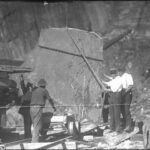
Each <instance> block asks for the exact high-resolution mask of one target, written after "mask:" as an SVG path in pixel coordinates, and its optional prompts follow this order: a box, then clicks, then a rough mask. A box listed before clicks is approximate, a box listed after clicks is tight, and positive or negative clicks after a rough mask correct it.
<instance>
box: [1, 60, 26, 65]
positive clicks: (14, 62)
mask: <svg viewBox="0 0 150 150" xmlns="http://www.w3.org/2000/svg"><path fill="white" fill-rule="evenodd" d="M23 62H24V61H23V60H12V59H0V65H10V66H20V65H22V64H23Z"/></svg>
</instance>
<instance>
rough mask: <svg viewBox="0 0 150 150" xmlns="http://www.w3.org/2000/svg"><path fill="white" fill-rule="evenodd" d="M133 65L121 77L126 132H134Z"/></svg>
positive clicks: (127, 67)
mask: <svg viewBox="0 0 150 150" xmlns="http://www.w3.org/2000/svg"><path fill="white" fill-rule="evenodd" d="M130 68H131V65H130V64H128V65H127V66H126V71H125V72H124V73H123V75H122V76H121V78H122V83H123V91H122V104H123V105H122V115H123V119H124V123H125V129H124V131H126V132H131V131H132V119H131V114H130V104H131V101H132V87H133V84H134V83H133V77H132V75H131V73H130Z"/></svg>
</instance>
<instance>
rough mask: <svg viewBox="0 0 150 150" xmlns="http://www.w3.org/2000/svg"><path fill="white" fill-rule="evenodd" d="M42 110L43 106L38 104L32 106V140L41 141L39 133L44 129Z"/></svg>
mask: <svg viewBox="0 0 150 150" xmlns="http://www.w3.org/2000/svg"><path fill="white" fill-rule="evenodd" d="M42 111H43V108H42V107H41V106H38V105H36V106H31V108H30V114H31V120H32V124H33V131H32V142H39V135H40V131H41V129H42Z"/></svg>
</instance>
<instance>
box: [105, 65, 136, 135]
mask: <svg viewBox="0 0 150 150" xmlns="http://www.w3.org/2000/svg"><path fill="white" fill-rule="evenodd" d="M129 69H130V66H128V65H127V67H126V68H125V69H124V70H123V69H121V68H119V69H115V68H113V69H111V70H110V74H111V76H106V75H105V76H106V77H107V78H109V79H110V81H108V82H105V81H103V83H104V84H105V85H106V87H107V89H108V91H107V97H106V98H105V100H108V102H109V115H110V131H116V133H121V132H122V131H123V130H124V131H126V132H131V131H132V129H133V126H132V125H133V124H132V123H133V122H132V118H131V114H130V104H131V101H132V88H133V84H134V83H133V77H132V75H131V73H130V70H129ZM105 112H106V113H107V111H106V110H105V111H103V116H105V114H104V113H105ZM105 118H106V117H104V119H105ZM105 120H107V119H105ZM105 120H104V121H105Z"/></svg>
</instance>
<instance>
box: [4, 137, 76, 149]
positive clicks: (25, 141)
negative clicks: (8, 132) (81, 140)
mask: <svg viewBox="0 0 150 150" xmlns="http://www.w3.org/2000/svg"><path fill="white" fill-rule="evenodd" d="M49 136H51V135H49ZM71 138H73V136H67V137H63V138H60V139H57V140H55V141H53V142H51V143H49V142H47V141H46V142H45V144H44V146H42V145H41V146H39V147H38V148H32V149H48V148H50V147H53V146H56V145H58V144H60V143H63V142H65V140H68V139H71ZM30 142H31V138H28V139H23V140H18V141H15V142H10V143H6V144H2V145H4V147H5V149H6V150H7V149H11V147H14V146H18V147H20V149H26V148H25V145H24V144H25V143H30ZM30 144H31V145H32V144H34V143H30ZM18 147H17V148H18Z"/></svg>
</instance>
